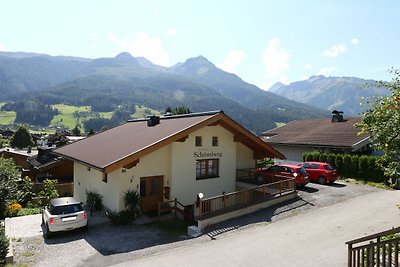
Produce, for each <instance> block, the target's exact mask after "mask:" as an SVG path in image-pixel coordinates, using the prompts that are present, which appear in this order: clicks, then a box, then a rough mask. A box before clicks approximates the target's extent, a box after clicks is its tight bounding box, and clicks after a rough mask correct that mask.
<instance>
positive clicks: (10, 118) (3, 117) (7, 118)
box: [0, 111, 17, 125]
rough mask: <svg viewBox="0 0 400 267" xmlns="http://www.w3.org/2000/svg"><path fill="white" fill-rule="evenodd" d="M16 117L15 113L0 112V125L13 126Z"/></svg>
mask: <svg viewBox="0 0 400 267" xmlns="http://www.w3.org/2000/svg"><path fill="white" fill-rule="evenodd" d="M16 117H17V114H16V113H15V111H0V124H1V125H7V124H13V123H14V121H15V118H16Z"/></svg>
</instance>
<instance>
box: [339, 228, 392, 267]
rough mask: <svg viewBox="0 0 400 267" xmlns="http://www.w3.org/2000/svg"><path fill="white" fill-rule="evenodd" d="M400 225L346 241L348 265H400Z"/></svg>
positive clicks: (352, 266)
mask: <svg viewBox="0 0 400 267" xmlns="http://www.w3.org/2000/svg"><path fill="white" fill-rule="evenodd" d="M399 242H400V227H397V228H393V229H391V230H387V231H383V232H380V233H376V234H373V235H369V236H366V237H362V238H358V239H355V240H351V241H348V242H346V244H347V246H348V259H347V266H348V267H361V266H362V267H370V266H383V267H386V266H387V267H390V266H396V267H397V266H399V248H400V247H399Z"/></svg>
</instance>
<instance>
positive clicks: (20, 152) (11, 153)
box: [0, 148, 38, 170]
mask: <svg viewBox="0 0 400 267" xmlns="http://www.w3.org/2000/svg"><path fill="white" fill-rule="evenodd" d="M37 153H38V152H37V151H36V150H29V149H14V148H2V149H1V150H0V156H1V157H3V158H6V159H12V160H13V161H14V163H15V165H17V167H18V168H20V169H21V170H24V169H29V167H30V165H29V162H28V161H27V159H28V158H29V157H32V156H33V155H36V154H37Z"/></svg>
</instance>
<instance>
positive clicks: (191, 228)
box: [187, 225, 201, 237]
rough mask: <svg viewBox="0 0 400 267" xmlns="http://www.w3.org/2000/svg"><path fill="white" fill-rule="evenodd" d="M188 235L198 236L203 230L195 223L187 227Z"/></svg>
mask: <svg viewBox="0 0 400 267" xmlns="http://www.w3.org/2000/svg"><path fill="white" fill-rule="evenodd" d="M187 235H188V236H191V237H198V236H199V235H201V230H200V229H199V228H198V227H197V226H195V225H192V226H189V227H188V229H187Z"/></svg>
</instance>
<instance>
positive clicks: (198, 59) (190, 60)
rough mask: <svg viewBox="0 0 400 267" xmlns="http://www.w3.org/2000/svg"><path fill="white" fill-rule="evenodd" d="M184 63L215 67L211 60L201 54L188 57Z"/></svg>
mask: <svg viewBox="0 0 400 267" xmlns="http://www.w3.org/2000/svg"><path fill="white" fill-rule="evenodd" d="M184 64H189V65H202V66H210V67H211V66H212V67H215V65H214V64H213V63H212V62H211V61H209V60H208V59H207V58H206V57H204V56H202V55H199V56H197V57H192V58H188V59H187V60H186V61H185V63H184Z"/></svg>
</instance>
